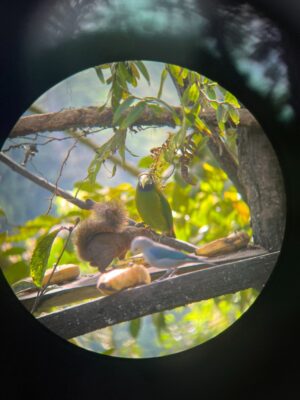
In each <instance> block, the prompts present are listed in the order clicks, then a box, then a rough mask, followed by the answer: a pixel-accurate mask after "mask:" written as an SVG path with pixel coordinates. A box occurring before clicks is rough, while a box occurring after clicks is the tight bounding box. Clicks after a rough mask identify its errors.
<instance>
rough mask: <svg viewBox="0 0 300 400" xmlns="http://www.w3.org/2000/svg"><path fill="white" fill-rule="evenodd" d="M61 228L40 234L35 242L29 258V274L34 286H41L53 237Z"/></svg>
mask: <svg viewBox="0 0 300 400" xmlns="http://www.w3.org/2000/svg"><path fill="white" fill-rule="evenodd" d="M60 231H61V228H59V229H56V230H54V231H53V232H51V233H49V234H47V235H45V236H42V237H41V238H40V239H39V240H38V241H37V244H36V247H35V249H34V252H33V254H32V257H31V260H30V275H31V277H32V280H33V282H34V283H35V285H36V286H38V287H41V285H42V281H43V277H44V274H45V271H46V269H47V266H48V258H49V255H50V251H51V247H52V245H53V242H54V239H55V238H56V236H57V234H58V232H60Z"/></svg>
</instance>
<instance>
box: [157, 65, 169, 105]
mask: <svg viewBox="0 0 300 400" xmlns="http://www.w3.org/2000/svg"><path fill="white" fill-rule="evenodd" d="M167 76H168V71H167V69H166V68H164V69H163V70H162V73H161V76H160V85H159V89H158V93H157V97H158V98H159V99H160V98H161V95H162V91H163V87H164V83H165V80H166V78H167Z"/></svg>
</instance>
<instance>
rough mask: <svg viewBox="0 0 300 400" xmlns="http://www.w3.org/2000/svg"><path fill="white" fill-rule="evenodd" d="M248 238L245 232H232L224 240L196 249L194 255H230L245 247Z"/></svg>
mask: <svg viewBox="0 0 300 400" xmlns="http://www.w3.org/2000/svg"><path fill="white" fill-rule="evenodd" d="M249 240H250V237H249V236H248V235H247V233H246V232H234V233H231V234H230V235H228V236H226V237H225V238H221V239H217V240H214V241H212V242H210V243H206V244H204V245H203V246H200V247H198V248H197V249H196V250H195V253H196V254H197V255H198V256H207V257H212V256H217V255H221V254H227V253H231V252H233V251H237V250H240V249H243V248H245V247H247V245H248V243H249Z"/></svg>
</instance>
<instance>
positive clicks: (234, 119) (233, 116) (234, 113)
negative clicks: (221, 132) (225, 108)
mask: <svg viewBox="0 0 300 400" xmlns="http://www.w3.org/2000/svg"><path fill="white" fill-rule="evenodd" d="M229 116H230V118H231V120H232V122H233V123H234V124H235V125H238V124H239V123H240V114H239V112H238V111H237V110H236V109H235V108H233V107H230V108H229Z"/></svg>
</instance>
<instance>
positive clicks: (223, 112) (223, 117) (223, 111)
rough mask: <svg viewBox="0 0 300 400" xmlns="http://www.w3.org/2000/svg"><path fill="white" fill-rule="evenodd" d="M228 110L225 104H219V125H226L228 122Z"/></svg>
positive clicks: (217, 115) (217, 113)
mask: <svg viewBox="0 0 300 400" xmlns="http://www.w3.org/2000/svg"><path fill="white" fill-rule="evenodd" d="M227 116H228V110H227V108H226V107H225V106H224V105H223V104H219V107H218V109H217V112H216V117H217V121H218V124H220V123H223V124H224V123H225V122H226V121H227Z"/></svg>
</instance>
